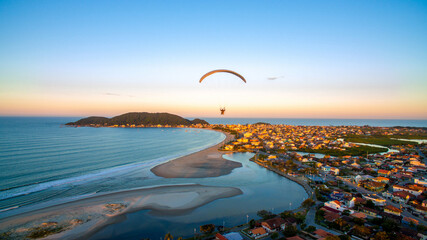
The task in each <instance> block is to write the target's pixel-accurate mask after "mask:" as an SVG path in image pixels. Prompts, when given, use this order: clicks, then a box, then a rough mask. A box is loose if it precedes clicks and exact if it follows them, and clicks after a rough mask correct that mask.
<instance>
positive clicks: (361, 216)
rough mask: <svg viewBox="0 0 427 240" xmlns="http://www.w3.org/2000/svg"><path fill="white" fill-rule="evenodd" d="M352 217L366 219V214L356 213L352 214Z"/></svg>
mask: <svg viewBox="0 0 427 240" xmlns="http://www.w3.org/2000/svg"><path fill="white" fill-rule="evenodd" d="M350 216H352V217H354V218H360V219H366V214H365V213H362V212H355V213H353V214H351V215H350Z"/></svg>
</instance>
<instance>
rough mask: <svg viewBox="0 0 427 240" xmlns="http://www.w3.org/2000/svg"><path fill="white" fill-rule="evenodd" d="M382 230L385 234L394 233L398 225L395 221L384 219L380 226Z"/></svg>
mask: <svg viewBox="0 0 427 240" xmlns="http://www.w3.org/2000/svg"><path fill="white" fill-rule="evenodd" d="M381 226H382V227H383V230H384V231H386V232H392V231H396V230H397V229H398V228H399V224H397V222H396V221H394V220H392V219H390V218H386V219H385V220H384V222H383V223H382V224H381Z"/></svg>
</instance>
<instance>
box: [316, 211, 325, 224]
mask: <svg viewBox="0 0 427 240" xmlns="http://www.w3.org/2000/svg"><path fill="white" fill-rule="evenodd" d="M315 219H316V222H320V221H323V219H325V211H323V210H320V209H319V210H317V211H316V216H315Z"/></svg>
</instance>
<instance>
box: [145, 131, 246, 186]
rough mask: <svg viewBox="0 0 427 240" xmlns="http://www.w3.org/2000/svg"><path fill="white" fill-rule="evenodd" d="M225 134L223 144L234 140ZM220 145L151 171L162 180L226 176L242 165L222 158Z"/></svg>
mask: <svg viewBox="0 0 427 240" xmlns="http://www.w3.org/2000/svg"><path fill="white" fill-rule="evenodd" d="M225 134H226V139H225V140H224V141H225V142H229V141H230V140H232V139H233V138H234V136H233V135H231V134H228V133H225ZM221 145H222V143H220V144H217V145H215V146H213V147H210V148H208V149H205V150H202V151H199V152H196V153H193V154H190V155H187V156H184V157H180V158H177V159H175V160H172V161H169V162H166V163H163V164H160V165H157V166H155V167H153V168H152V169H151V171H152V172H153V173H154V174H156V175H157V176H160V177H164V178H205V177H218V176H222V175H227V174H230V173H231V171H233V169H235V168H239V167H242V164H241V163H239V162H234V161H230V160H226V159H224V158H222V155H223V154H224V153H223V152H221V151H219V150H218V148H219V147H220V146H221Z"/></svg>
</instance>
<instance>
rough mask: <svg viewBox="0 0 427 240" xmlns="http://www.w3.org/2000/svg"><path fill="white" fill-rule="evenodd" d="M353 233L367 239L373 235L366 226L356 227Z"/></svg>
mask: <svg viewBox="0 0 427 240" xmlns="http://www.w3.org/2000/svg"><path fill="white" fill-rule="evenodd" d="M353 233H354V234H355V235H357V236H359V237H362V238H365V237H368V236H369V235H371V229H369V228H368V227H365V226H359V225H355V226H354V228H353Z"/></svg>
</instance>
